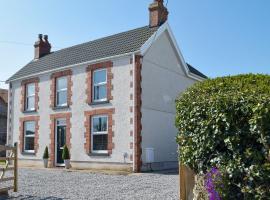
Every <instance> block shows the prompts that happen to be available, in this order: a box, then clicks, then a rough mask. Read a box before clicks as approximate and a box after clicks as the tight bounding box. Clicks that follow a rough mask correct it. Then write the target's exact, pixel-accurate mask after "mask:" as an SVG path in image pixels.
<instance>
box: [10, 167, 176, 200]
mask: <svg viewBox="0 0 270 200" xmlns="http://www.w3.org/2000/svg"><path fill="white" fill-rule="evenodd" d="M178 184H179V183H178V175H177V173H159V174H158V173H146V174H131V175H106V174H101V173H90V172H81V171H80V172H77V171H76V172H74V171H72V172H70V171H65V170H36V169H35V170H33V169H21V170H20V171H19V192H17V193H10V196H11V197H10V198H9V199H23V200H32V199H33V200H34V199H42V200H62V199H76V200H83V199H95V200H99V199H102V200H103V199H104V200H110V199H117V200H122V199H123V200H127V199H132V200H133V199H138V200H144V199H145V200H151V199H160V200H167V199H168V200H169V199H178Z"/></svg>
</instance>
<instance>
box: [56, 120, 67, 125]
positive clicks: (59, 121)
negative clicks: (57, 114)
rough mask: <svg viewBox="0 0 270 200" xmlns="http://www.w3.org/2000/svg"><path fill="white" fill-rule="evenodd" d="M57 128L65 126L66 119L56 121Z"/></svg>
mask: <svg viewBox="0 0 270 200" xmlns="http://www.w3.org/2000/svg"><path fill="white" fill-rule="evenodd" d="M57 126H66V119H58V120H57Z"/></svg>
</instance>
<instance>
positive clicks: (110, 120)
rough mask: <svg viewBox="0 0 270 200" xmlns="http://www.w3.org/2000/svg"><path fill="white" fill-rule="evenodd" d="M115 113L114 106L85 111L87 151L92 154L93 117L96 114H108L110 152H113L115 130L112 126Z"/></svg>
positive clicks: (85, 145) (85, 146)
mask: <svg viewBox="0 0 270 200" xmlns="http://www.w3.org/2000/svg"><path fill="white" fill-rule="evenodd" d="M114 113H115V109H114V108H110V109H97V110H91V111H85V112H84V116H85V122H84V126H85V135H84V137H85V144H84V148H85V151H86V153H87V154H88V155H89V154H91V118H92V117H93V116H95V115H108V154H109V155H111V154H112V149H113V148H114V144H113V142H112V138H113V135H114V133H113V130H112V126H113V125H114V121H113V114H114Z"/></svg>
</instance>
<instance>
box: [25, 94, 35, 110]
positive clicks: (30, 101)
mask: <svg viewBox="0 0 270 200" xmlns="http://www.w3.org/2000/svg"><path fill="white" fill-rule="evenodd" d="M34 109H35V97H34V96H32V97H28V98H27V106H26V110H34Z"/></svg>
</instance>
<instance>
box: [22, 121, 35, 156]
mask: <svg viewBox="0 0 270 200" xmlns="http://www.w3.org/2000/svg"><path fill="white" fill-rule="evenodd" d="M28 121H34V122H35V140H34V145H35V147H34V148H35V154H36V153H37V152H38V148H39V144H38V139H39V133H38V132H39V116H27V117H22V118H20V128H19V132H20V135H19V149H20V152H21V153H24V123H25V122H28Z"/></svg>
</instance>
